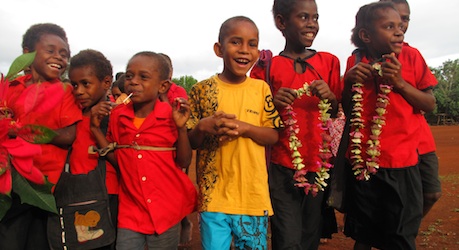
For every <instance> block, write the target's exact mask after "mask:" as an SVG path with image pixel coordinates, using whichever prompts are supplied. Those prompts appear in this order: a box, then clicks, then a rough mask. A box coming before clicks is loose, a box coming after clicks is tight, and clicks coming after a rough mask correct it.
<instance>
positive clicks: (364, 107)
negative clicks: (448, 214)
mask: <svg viewBox="0 0 459 250" xmlns="http://www.w3.org/2000/svg"><path fill="white" fill-rule="evenodd" d="M402 28H403V22H402V20H401V18H400V15H399V14H398V12H397V10H396V9H395V7H394V6H393V4H392V3H389V2H376V3H371V4H368V5H365V6H363V7H361V8H360V9H359V11H358V13H357V15H356V23H355V27H354V29H353V31H352V37H351V41H352V42H353V43H354V45H356V46H357V47H358V50H357V52H356V53H354V54H353V55H352V56H350V57H349V58H348V61H347V67H346V73H345V75H344V84H345V86H344V89H345V91H344V92H343V108H344V109H348V108H351V109H352V113H351V116H350V117H349V118H350V119H351V120H350V121H351V128H350V131H351V133H350V135H351V136H350V140H351V142H350V144H349V145H350V146H349V147H348V157H349V158H348V160H349V162H348V163H350V164H351V166H349V169H352V170H350V172H352V174H351V175H352V177H351V179H350V182H349V183H348V184H349V187H348V190H347V194H346V197H347V199H348V200H347V215H346V221H345V231H344V233H345V234H346V235H347V236H350V237H352V238H353V239H354V240H355V241H356V242H355V246H354V249H371V247H375V248H380V249H416V245H415V238H416V235H417V232H418V229H419V226H420V222H421V218H422V186H421V176H420V173H419V168H417V167H416V165H417V162H418V154H417V152H416V149H417V147H418V143H419V141H418V139H417V138H418V134H417V132H418V127H419V121H418V118H417V116H416V114H414V110H425V111H427V112H429V111H432V110H433V108H434V106H435V102H433V101H432V97H428V95H424V94H423V93H422V91H421V90H420V89H426V87H427V86H429V85H430V84H431V82H429V81H426V80H428V79H426V78H425V76H424V75H423V74H419V72H416V71H415V70H413V69H411V67H412V66H411V65H412V64H413V63H414V62H415V61H414V60H416V55H417V52H416V51H415V50H413V49H412V48H410V47H405V46H403V38H404V33H403V29H402ZM346 101H348V102H346ZM351 101H352V102H351ZM348 103H352V105H351V106H350V107H349V105H348ZM345 111H346V110H345Z"/></svg>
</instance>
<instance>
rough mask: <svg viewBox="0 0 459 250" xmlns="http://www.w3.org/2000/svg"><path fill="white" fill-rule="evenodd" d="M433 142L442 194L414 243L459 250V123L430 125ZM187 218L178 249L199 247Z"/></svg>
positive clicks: (347, 244)
mask: <svg viewBox="0 0 459 250" xmlns="http://www.w3.org/2000/svg"><path fill="white" fill-rule="evenodd" d="M431 129H432V133H433V135H434V137H435V141H436V143H437V154H438V157H439V162H440V179H441V182H442V192H443V195H442V197H441V198H440V200H439V201H438V202H437V203H436V204H435V205H434V207H433V208H432V210H431V211H430V212H429V214H427V216H426V217H425V218H424V219H423V221H422V224H421V228H420V230H419V234H418V237H417V239H416V245H417V248H418V249H442V250H449V249H459V126H432V127H431ZM194 166H195V163H194V161H193V162H192V164H191V166H190V169H189V171H190V172H189V175H190V178H191V179H192V180H193V181H195V179H196V172H195V168H194ZM336 216H337V219H338V224H339V225H338V226H339V228H340V229H342V227H343V215H342V214H340V213H338V212H336ZM189 218H190V219H191V221H192V222H193V224H194V227H193V240H192V242H191V244H190V246H189V247H187V248H182V249H193V250H200V249H202V248H201V243H200V235H199V226H198V222H197V215H196V213H193V214H191V215H189ZM353 244H354V241H353V240H352V239H350V238H347V237H345V236H344V235H343V234H342V233H341V232H339V233H337V234H334V235H333V239H331V240H328V241H327V242H326V243H323V244H321V246H320V247H319V249H320V250H335V249H352V247H353Z"/></svg>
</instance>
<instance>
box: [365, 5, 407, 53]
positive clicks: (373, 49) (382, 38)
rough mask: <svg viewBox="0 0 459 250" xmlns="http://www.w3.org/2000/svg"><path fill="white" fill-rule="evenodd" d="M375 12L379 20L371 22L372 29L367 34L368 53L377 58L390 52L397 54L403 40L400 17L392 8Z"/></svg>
mask: <svg viewBox="0 0 459 250" xmlns="http://www.w3.org/2000/svg"><path fill="white" fill-rule="evenodd" d="M376 12H377V13H375V14H376V15H377V16H378V17H379V18H378V19H377V20H375V21H374V22H373V29H372V30H371V31H369V32H368V40H366V41H367V43H368V48H369V50H370V53H371V54H372V55H373V56H375V57H377V58H380V57H381V56H382V55H384V54H390V53H392V52H394V53H395V54H399V53H400V52H401V50H402V46H403V38H404V35H403V30H402V27H403V22H402V19H401V18H400V15H399V14H398V12H397V11H396V10H394V9H392V8H384V9H379V10H377V11H376ZM364 41H365V40H364Z"/></svg>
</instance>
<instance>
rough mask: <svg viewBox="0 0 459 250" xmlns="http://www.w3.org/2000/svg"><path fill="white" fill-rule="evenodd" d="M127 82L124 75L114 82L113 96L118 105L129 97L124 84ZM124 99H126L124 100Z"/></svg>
mask: <svg viewBox="0 0 459 250" xmlns="http://www.w3.org/2000/svg"><path fill="white" fill-rule="evenodd" d="M125 81H126V77H125V76H124V74H122V75H120V77H119V78H118V80H116V81H115V82H113V86H112V91H111V92H112V96H113V100H114V101H115V102H117V104H120V103H122V102H123V100H124V99H125V98H126V97H127V95H126V91H125V90H124V82H125ZM120 96H121V98H120ZM123 97H124V98H123Z"/></svg>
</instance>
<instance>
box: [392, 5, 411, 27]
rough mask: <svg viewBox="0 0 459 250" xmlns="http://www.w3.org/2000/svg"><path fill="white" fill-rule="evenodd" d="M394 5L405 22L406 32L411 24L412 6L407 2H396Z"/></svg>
mask: <svg viewBox="0 0 459 250" xmlns="http://www.w3.org/2000/svg"><path fill="white" fill-rule="evenodd" d="M394 5H395V8H396V9H397V11H398V14H399V15H400V18H401V19H402V22H403V33H406V31H407V30H408V25H409V24H410V14H411V12H410V6H408V4H406V3H396V4H394Z"/></svg>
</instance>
